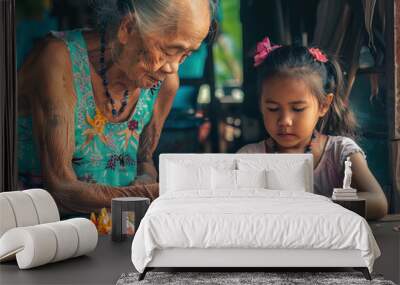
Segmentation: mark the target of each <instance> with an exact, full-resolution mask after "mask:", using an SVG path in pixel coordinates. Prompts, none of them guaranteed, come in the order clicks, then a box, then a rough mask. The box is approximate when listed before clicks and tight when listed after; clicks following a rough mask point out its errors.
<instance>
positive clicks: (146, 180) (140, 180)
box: [132, 173, 157, 186]
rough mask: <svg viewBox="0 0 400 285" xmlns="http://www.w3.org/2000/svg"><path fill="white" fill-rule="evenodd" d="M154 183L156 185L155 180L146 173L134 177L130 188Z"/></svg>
mask: <svg viewBox="0 0 400 285" xmlns="http://www.w3.org/2000/svg"><path fill="white" fill-rule="evenodd" d="M154 183H157V178H156V177H153V176H150V175H149V174H147V173H144V174H142V175H138V176H136V178H135V180H134V181H133V183H132V186H135V185H144V184H154Z"/></svg>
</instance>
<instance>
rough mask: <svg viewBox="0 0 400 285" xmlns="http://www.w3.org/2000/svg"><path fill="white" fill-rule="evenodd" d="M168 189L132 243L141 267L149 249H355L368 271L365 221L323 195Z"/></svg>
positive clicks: (369, 238)
mask: <svg viewBox="0 0 400 285" xmlns="http://www.w3.org/2000/svg"><path fill="white" fill-rule="evenodd" d="M218 194H219V196H218V197H216V196H215V193H214V194H213V195H209V196H208V195H207V194H206V193H204V192H203V193H202V195H201V196H199V194H198V191H185V192H179V193H177V192H171V193H166V194H164V195H162V196H161V197H159V198H158V199H156V200H155V201H154V202H153V203H152V204H151V206H150V208H149V210H148V211H147V213H146V215H145V217H144V218H143V220H142V221H141V223H140V226H139V228H138V230H137V232H136V235H135V238H134V240H133V243H132V262H133V264H134V266H135V268H136V269H137V270H138V271H139V272H143V270H144V268H145V267H146V265H147V264H148V263H149V262H150V261H151V260H152V258H153V252H154V250H155V249H165V248H274V249H282V248H290V249H296V248H297V249H299V248H301V249H358V250H360V251H361V256H362V258H363V259H364V260H365V264H366V266H367V267H368V269H369V270H370V272H372V267H373V263H374V261H375V259H376V258H377V257H379V256H380V251H379V248H378V246H377V244H376V241H375V239H374V237H373V235H372V232H371V230H370V228H369V225H368V223H367V222H366V221H365V219H363V218H362V217H360V216H359V215H357V214H355V213H353V212H351V211H349V210H347V209H344V208H342V207H341V206H339V205H337V204H335V203H333V202H332V201H330V200H329V199H328V198H326V197H323V196H320V195H316V194H312V193H307V192H298V191H277V190H275V191H272V190H265V189H264V190H262V189H247V190H241V191H232V192H230V191H228V190H227V191H225V192H224V191H221V192H219V193H218Z"/></svg>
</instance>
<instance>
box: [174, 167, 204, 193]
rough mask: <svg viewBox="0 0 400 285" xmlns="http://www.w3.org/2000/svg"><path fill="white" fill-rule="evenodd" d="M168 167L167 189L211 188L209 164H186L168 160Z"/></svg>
mask: <svg viewBox="0 0 400 285" xmlns="http://www.w3.org/2000/svg"><path fill="white" fill-rule="evenodd" d="M168 167H169V169H168V173H169V176H168V180H167V183H168V191H185V190H193V189H210V188H211V178H210V172H211V167H209V166H194V165H190V166H187V165H184V164H178V163H173V162H170V163H169V164H168Z"/></svg>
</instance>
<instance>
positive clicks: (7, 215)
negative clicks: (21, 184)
mask: <svg viewBox="0 0 400 285" xmlns="http://www.w3.org/2000/svg"><path fill="white" fill-rule="evenodd" d="M16 226H17V222H16V221H15V216H14V211H13V209H12V207H11V204H10V202H9V201H8V199H7V198H6V197H4V196H2V195H0V237H1V236H2V235H3V234H4V233H5V232H6V231H8V230H9V229H12V228H15V227H16Z"/></svg>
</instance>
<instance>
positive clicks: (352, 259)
mask: <svg viewBox="0 0 400 285" xmlns="http://www.w3.org/2000/svg"><path fill="white" fill-rule="evenodd" d="M264 155H267V154H264ZM256 156H257V157H258V158H259V157H260V155H259V154H258V155H256V154H202V155H199V154H162V155H160V195H162V194H163V193H165V192H167V190H168V189H166V187H165V185H167V179H168V175H167V168H168V166H167V163H168V161H174V160H179V161H181V160H190V161H192V162H195V161H196V160H198V161H200V160H204V159H207V160H212V159H213V158H214V159H215V158H218V159H221V158H223V159H228V160H229V159H232V160H233V159H238V158H249V157H254V158H255V157H256ZM289 156H291V159H294V160H303V161H305V175H307V176H308V182H309V183H308V187H307V188H308V189H307V191H308V192H313V172H312V169H313V161H312V156H310V155H307V154H294V155H287V154H274V157H271V159H275V160H282V159H287V158H288V157H289ZM344 267H346V268H353V269H355V270H358V271H361V272H362V273H363V275H364V277H365V278H366V279H367V280H371V275H370V273H369V270H368V268H367V267H366V264H365V261H364V260H363V259H362V257H361V252H360V251H359V250H329V249H254V248H251V249H250V248H243V249H240V248H218V249H216V248H209V249H197V248H169V249H162V250H160V249H157V250H155V252H154V256H153V259H152V260H151V262H149V264H148V265H147V267H146V268H145V270H144V271H143V273H141V274H140V275H139V280H143V279H144V277H145V276H146V273H147V272H148V271H151V270H154V269H166V268H169V269H170V268H177V269H179V268H185V269H194V268H203V269H210V270H211V271H212V270H214V269H219V268H229V269H230V270H229V271H231V270H232V269H233V271H252V270H251V269H255V268H256V269H257V270H259V271H263V270H261V269H264V270H265V269H269V270H271V268H274V269H278V268H286V269H289V268H302V269H303V268H310V269H315V268H318V269H320V268H326V269H333V268H344ZM289 270H290V269H289ZM321 271H322V270H321Z"/></svg>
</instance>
